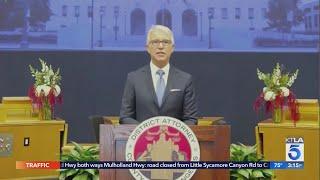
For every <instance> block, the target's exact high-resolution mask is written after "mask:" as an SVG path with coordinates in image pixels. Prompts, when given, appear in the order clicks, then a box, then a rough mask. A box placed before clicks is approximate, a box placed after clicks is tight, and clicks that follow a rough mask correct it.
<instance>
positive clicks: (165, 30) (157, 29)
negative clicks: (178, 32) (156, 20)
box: [146, 25, 174, 45]
mask: <svg viewBox="0 0 320 180" xmlns="http://www.w3.org/2000/svg"><path fill="white" fill-rule="evenodd" d="M153 32H163V33H165V34H168V35H169V36H170V40H171V42H172V45H174V38H173V33H172V31H171V30H170V29H169V28H168V27H167V26H163V25H152V26H151V28H150V29H149V31H148V35H147V42H146V44H147V45H148V44H149V42H150V36H151V33H153Z"/></svg>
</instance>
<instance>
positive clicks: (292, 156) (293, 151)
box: [286, 137, 304, 161]
mask: <svg viewBox="0 0 320 180" xmlns="http://www.w3.org/2000/svg"><path fill="white" fill-rule="evenodd" d="M286 161H304V141H303V138H302V137H289V138H286Z"/></svg>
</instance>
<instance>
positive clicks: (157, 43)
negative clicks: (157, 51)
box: [149, 40, 172, 47]
mask: <svg viewBox="0 0 320 180" xmlns="http://www.w3.org/2000/svg"><path fill="white" fill-rule="evenodd" d="M149 44H151V46H153V47H159V46H160V44H162V46H163V47H167V46H169V45H171V44H172V42H171V41H170V40H162V41H160V40H153V41H150V43H149Z"/></svg>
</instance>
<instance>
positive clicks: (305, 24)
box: [304, 16, 309, 30]
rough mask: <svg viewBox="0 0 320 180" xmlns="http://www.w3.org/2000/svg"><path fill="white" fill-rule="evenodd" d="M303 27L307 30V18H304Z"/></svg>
mask: <svg viewBox="0 0 320 180" xmlns="http://www.w3.org/2000/svg"><path fill="white" fill-rule="evenodd" d="M304 27H305V28H306V30H308V28H309V26H308V18H307V16H305V17H304Z"/></svg>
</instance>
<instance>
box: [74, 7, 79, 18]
mask: <svg viewBox="0 0 320 180" xmlns="http://www.w3.org/2000/svg"><path fill="white" fill-rule="evenodd" d="M74 16H75V17H79V16H80V6H74Z"/></svg>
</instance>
